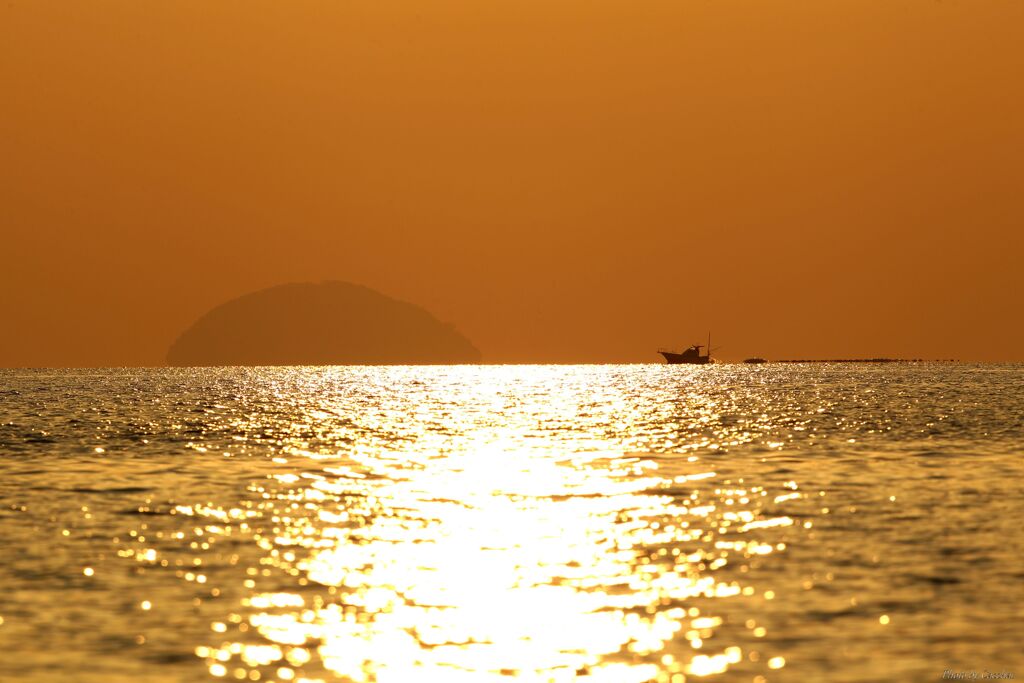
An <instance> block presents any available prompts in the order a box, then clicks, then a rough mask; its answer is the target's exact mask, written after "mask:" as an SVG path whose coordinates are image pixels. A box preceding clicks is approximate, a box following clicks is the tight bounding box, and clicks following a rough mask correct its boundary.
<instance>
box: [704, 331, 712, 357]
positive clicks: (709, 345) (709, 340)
mask: <svg viewBox="0 0 1024 683" xmlns="http://www.w3.org/2000/svg"><path fill="white" fill-rule="evenodd" d="M704 355H705V356H707V357H708V360H711V330H708V350H707V351H706V352H705V353H704Z"/></svg>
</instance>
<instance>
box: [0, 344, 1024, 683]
mask: <svg viewBox="0 0 1024 683" xmlns="http://www.w3.org/2000/svg"><path fill="white" fill-rule="evenodd" d="M1022 386H1024V366H1021V365H963V364H929V363H919V364H888V365H844V364H821V365H783V366H780V365H765V366H743V365H714V366H704V367H685V366H664V365H632V366H497V367H494V366H492V367H488V366H460V367H335V368H221V369H128V370H125V369H120V370H87V371H83V370H61V371H55V370H5V371H0V620H2V621H0V648H2V651H3V652H4V656H3V657H0V680H3V681H129V680H130V681H203V680H249V681H299V680H305V681H381V682H391V681H402V682H406V681H445V682H447V681H453V682H459V681H474V682H476V681H511V680H522V681H585V682H594V683H596V682H598V681H602V682H604V681H608V682H612V683H629V682H642V681H664V682H667V683H679V682H680V681H694V680H708V681H756V682H761V681H889V680H900V681H916V680H921V681H926V680H942V679H943V677H944V676H945V677H946V679H949V678H950V676H953V675H961V674H969V673H970V672H975V673H976V675H977V676H978V677H979V678H982V677H983V676H984V675H985V673H986V672H989V673H990V674H994V675H1004V674H1006V675H1015V676H1016V677H1018V678H1020V677H1024V656H1022V650H1024V648H1022V646H1021V644H1020V641H1021V636H1022V635H1024V554H1022V551H1024V542H1022V541H1024V531H1022V526H1024V484H1022V482H1024V391H1022Z"/></svg>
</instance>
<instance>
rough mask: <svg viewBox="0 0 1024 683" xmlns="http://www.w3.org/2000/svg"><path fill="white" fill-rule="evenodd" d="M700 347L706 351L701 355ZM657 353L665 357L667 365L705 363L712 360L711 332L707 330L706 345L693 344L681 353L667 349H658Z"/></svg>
mask: <svg viewBox="0 0 1024 683" xmlns="http://www.w3.org/2000/svg"><path fill="white" fill-rule="evenodd" d="M701 349H706V352H705V353H704V354H703V355H701V352H700V350H701ZM658 353H660V354H661V355H662V356H664V357H665V361H666V362H668V364H669V365H707V364H708V363H711V362H713V361H712V360H711V333H710V332H708V345H707V346H702V345H700V344H694V345H693V346H691V347H690V348H688V349H686V350H685V351H683V352H681V353H676V352H675V351H669V350H667V349H658Z"/></svg>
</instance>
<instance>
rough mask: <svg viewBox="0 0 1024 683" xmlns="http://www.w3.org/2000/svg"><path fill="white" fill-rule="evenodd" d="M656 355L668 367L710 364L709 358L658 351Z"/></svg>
mask: <svg viewBox="0 0 1024 683" xmlns="http://www.w3.org/2000/svg"><path fill="white" fill-rule="evenodd" d="M658 353H660V354H661V355H662V356H664V357H665V360H666V362H668V364H669V365H707V364H708V363H710V362H711V358H710V357H709V356H693V355H687V354H685V353H672V352H671V351H658Z"/></svg>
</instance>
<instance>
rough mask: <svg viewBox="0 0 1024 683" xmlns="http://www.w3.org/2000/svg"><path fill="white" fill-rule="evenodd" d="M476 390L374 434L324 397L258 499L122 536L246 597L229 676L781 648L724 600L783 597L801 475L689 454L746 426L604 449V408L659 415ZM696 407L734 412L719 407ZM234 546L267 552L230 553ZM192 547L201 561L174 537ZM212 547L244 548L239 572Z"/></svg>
mask: <svg viewBox="0 0 1024 683" xmlns="http://www.w3.org/2000/svg"><path fill="white" fill-rule="evenodd" d="M453 372H457V370H453ZM518 372H520V373H521V372H522V371H521V370H520V371H518ZM545 372H546V371H545ZM516 377H517V375H516V374H515V373H509V378H510V379H509V381H513V380H515V378H516ZM516 381H518V380H516ZM287 396H288V394H282V400H285V398H286V397H287ZM606 398H607V397H606ZM475 399H476V401H477V403H476V405H477V407H476V409H475V411H474V410H466V409H465V406H464V405H463V406H462V407H461V408H460V409H459V410H454V408H453V409H452V410H451V411H450V412H448V411H446V410H444V409H438V408H436V407H435V408H434V409H432V410H430V411H424V413H423V415H419V416H410V415H409V414H408V413H407V411H405V410H402V409H398V408H393V407H387V405H385V407H382V408H381V409H380V410H379V411H378V412H377V413H374V412H372V411H371V412H370V413H368V415H366V416H364V424H363V425H362V430H363V431H362V432H361V437H360V439H359V440H355V439H354V438H351V437H352V435H354V434H355V433H356V432H355V430H354V428H352V427H351V426H350V425H348V424H347V423H345V422H344V421H341V422H338V421H337V415H339V414H341V413H342V410H341V409H340V408H339V409H334V408H332V407H331V406H330V405H327V404H323V405H321V406H319V407H318V408H316V409H311V410H309V411H308V412H307V414H306V416H305V418H306V419H302V420H300V419H297V418H293V419H292V421H291V423H290V425H289V426H288V427H287V428H286V429H284V430H283V433H282V432H280V431H279V432H275V433H274V434H273V438H274V439H275V440H276V441H275V443H276V444H277V448H278V450H277V451H276V455H275V457H273V458H272V459H270V460H269V462H270V465H269V466H268V467H269V469H270V470H271V471H270V472H269V473H268V474H267V476H266V479H264V480H261V481H259V482H256V483H253V484H252V485H251V486H250V489H249V491H250V492H251V494H252V500H246V501H236V503H235V504H233V505H231V506H223V507H222V506H218V505H216V504H214V503H212V502H209V501H201V500H197V501H189V504H178V505H176V506H175V507H174V509H173V510H172V514H174V515H180V516H181V517H179V519H180V520H181V521H183V522H184V523H185V524H186V526H179V527H178V528H177V529H176V530H174V531H172V532H170V533H168V535H167V536H164V537H162V538H161V537H159V536H157V538H158V539H159V542H154V538H153V534H152V532H151V531H150V530H148V529H147V528H146V525H145V524H142V525H141V526H140V529H139V530H138V531H133V532H131V534H130V542H129V543H126V544H125V547H124V548H122V549H121V550H119V551H118V554H119V555H120V556H122V557H125V558H131V559H133V560H135V561H136V562H139V563H141V564H142V565H144V566H163V567H168V569H170V570H173V571H174V572H175V573H176V575H177V576H179V577H180V579H181V580H182V581H183V582H186V583H191V584H204V583H207V582H209V584H210V585H207V586H205V589H206V590H207V591H209V593H208V595H209V596H210V599H215V598H217V597H218V596H228V595H230V596H232V600H233V601H232V600H229V601H228V602H226V603H224V604H226V605H227V606H226V607H221V608H219V609H220V610H221V612H220V614H219V616H218V618H217V619H216V620H213V621H211V622H210V635H211V640H210V641H208V642H207V644H205V645H203V646H201V647H199V648H197V649H196V650H195V654H196V656H198V657H200V658H201V659H203V660H205V664H206V668H207V670H208V671H209V673H210V674H211V675H212V676H215V677H227V678H237V677H241V678H246V679H249V680H256V679H260V680H288V681H292V680H295V681H318V680H319V681H329V680H350V681H356V682H364V681H365V682H367V683H369V682H371V681H379V682H389V681H409V680H414V681H446V682H447V681H456V682H457V681H460V680H466V681H470V680H471V681H474V682H476V681H488V680H494V681H499V680H501V681H506V680H508V679H509V678H510V677H515V678H518V679H523V680H537V681H569V680H581V681H588V682H591V683H598V682H601V681H609V682H614V683H620V682H625V683H628V682H630V681H636V682H637V683H640V682H644V681H659V682H662V681H663V682H665V683H669V682H674V683H679V682H681V681H686V680H689V679H692V678H705V677H713V676H717V675H720V674H723V673H726V672H729V671H742V672H743V673H744V674H746V673H750V678H751V679H752V678H753V677H754V676H755V675H756V674H757V673H758V672H765V671H766V668H767V669H775V668H779V667H781V666H782V665H783V664H784V660H783V659H782V658H781V657H774V656H773V655H774V654H776V653H772V652H770V649H771V647H770V643H769V642H768V641H767V640H765V638H766V636H767V633H768V631H767V628H766V626H764V625H760V624H755V623H753V622H752V621H749V620H747V618H746V616H745V615H744V616H743V618H742V619H740V620H738V621H737V619H736V618H735V616H733V617H732V618H730V617H729V616H728V614H727V610H725V609H724V607H725V606H726V605H727V604H728V602H729V601H744V600H746V601H752V602H753V601H757V602H758V603H759V604H763V600H769V601H770V600H772V599H773V598H774V597H775V595H774V592H773V591H772V590H765V586H763V585H754V584H752V583H751V582H749V581H748V577H749V574H750V573H749V572H748V570H750V569H751V568H752V567H754V566H756V565H757V564H758V563H759V562H761V561H763V560H770V559H771V556H772V555H774V554H777V553H780V552H785V550H786V544H785V543H783V542H781V540H782V539H785V538H787V537H785V536H780V534H782V533H783V532H785V531H786V530H788V529H790V528H793V527H796V528H799V529H803V528H804V527H803V525H802V524H800V525H797V524H795V522H794V519H793V516H791V515H789V514H784V511H785V510H786V508H787V506H789V505H790V504H792V503H794V502H796V501H799V500H800V499H801V498H802V497H803V493H802V492H801V491H800V488H799V486H798V485H797V483H796V482H794V481H784V482H783V481H777V482H775V483H774V484H771V485H769V484H768V483H767V482H758V483H754V482H752V481H744V479H743V478H737V477H735V476H730V475H728V474H725V473H723V472H722V470H723V469H728V467H727V463H724V462H723V461H722V460H712V459H710V458H707V457H700V456H698V455H696V454H695V452H697V451H698V450H700V449H711V450H712V452H717V450H718V449H721V448H723V447H724V446H723V445H729V444H735V443H740V442H744V441H748V440H750V438H752V437H751V436H750V433H749V432H748V431H746V429H747V427H744V426H742V425H741V426H739V427H737V430H736V431H735V432H731V433H727V432H725V431H722V432H721V433H719V434H718V435H717V436H716V437H715V438H710V437H708V438H703V439H698V440H694V442H693V445H692V447H684V448H679V449H678V450H677V451H672V452H651V451H637V452H629V451H616V452H611V453H608V452H602V451H600V450H597V449H596V448H595V447H596V446H598V445H600V444H602V443H605V441H606V438H605V437H604V436H603V430H605V429H608V427H607V425H609V424H615V425H616V427H615V429H618V430H620V431H628V430H625V429H624V428H623V427H622V426H621V424H626V425H628V424H630V423H631V422H636V423H641V422H643V421H644V420H648V421H650V419H651V418H650V417H649V416H644V415H641V414H638V413H637V409H636V407H635V405H633V404H631V403H630V402H628V401H625V400H615V399H614V397H612V398H611V399H609V400H607V401H605V402H604V403H601V404H600V405H598V404H595V405H594V406H588V408H589V409H590V410H591V411H592V414H591V416H590V419H591V420H592V421H593V423H594V425H595V426H593V427H592V428H589V429H588V430H585V431H583V432H582V433H576V434H573V437H572V439H571V446H572V447H571V448H565V447H559V442H558V438H561V437H558V438H554V439H553V438H552V437H551V436H550V435H551V434H556V435H558V434H561V433H562V431H563V430H567V429H573V428H575V427H573V425H574V424H575V423H574V422H573V420H574V419H576V418H575V417H574V415H575V414H576V413H578V412H580V410H581V408H579V406H575V407H572V406H571V407H569V409H567V410H566V411H565V413H564V414H561V413H559V411H557V410H556V411H554V412H555V413H556V415H554V416H551V415H548V416H547V417H543V420H546V421H547V422H549V423H552V424H553V425H554V426H552V424H541V420H540V419H539V418H538V417H537V416H538V415H541V414H542V413H543V412H544V411H540V410H538V409H537V407H536V406H518V407H517V406H516V405H515V404H514V402H511V401H510V400H509V399H508V398H507V397H506V396H503V395H502V392H501V391H497V390H493V387H488V386H486V385H481V387H480V395H479V396H477V397H475ZM396 400H397V399H396ZM694 400H695V401H696V400H697V399H694ZM461 401H462V403H463V404H465V403H467V402H468V403H472V402H473V401H470V400H468V399H466V398H462V399H461ZM510 406H511V407H510ZM406 407H407V406H406ZM548 408H549V409H550V406H548ZM509 410H520V411H521V414H520V416H519V418H516V417H515V415H510V414H508V412H507V411H509ZM693 411H694V413H695V414H696V415H697V416H698V417H697V418H696V419H697V420H698V421H699V422H700V424H705V423H713V422H714V421H716V420H717V419H718V415H717V414H716V412H715V408H714V406H701V405H694V406H693ZM570 413H572V414H570ZM558 415H561V416H560V417H559V416H558ZM417 420H418V421H420V422H424V423H425V422H428V421H429V422H430V426H429V428H426V427H421V428H420V429H419V431H417V429H415V428H414V427H413V426H411V425H410V423H415V422H416V421H417ZM320 421H323V422H328V423H330V422H333V423H334V424H336V426H335V427H334V428H333V430H334V431H331V432H330V433H329V434H326V436H324V440H325V441H327V442H335V443H338V442H345V443H347V444H348V445H347V446H346V448H345V450H344V453H339V452H331V451H329V450H324V449H317V448H313V447H310V445H309V443H308V441H306V440H303V439H301V438H296V437H292V436H289V435H290V434H294V433H308V432H312V431H314V430H317V429H321V430H323V431H326V430H327V428H326V427H322V426H318V424H320ZM620 423H621V424H620ZM389 431H390V433H389V434H388V435H387V436H385V435H384V433H385V432H389ZM376 434H380V436H379V437H378V436H375V435H376ZM545 434H546V436H541V435H545ZM239 438H240V439H241V437H239ZM396 443H410V444H415V446H416V447H415V448H414V449H411V450H404V451H399V450H396V449H395V448H394V446H395V444H396ZM723 465H725V466H724V467H723ZM817 499H818V497H815V500H817ZM161 543H162V544H163V545H161ZM173 544H177V546H174V545H173ZM238 544H254V547H255V548H256V549H258V551H259V553H260V555H259V556H258V557H257V558H255V560H254V558H253V557H251V556H250V555H247V554H246V553H240V552H237V551H235V552H232V551H228V550H222V547H223V548H233V547H237V545H238ZM186 547H187V549H188V551H190V552H191V553H193V554H194V556H193V557H191V558H185V557H180V556H179V555H180V553H175V552H174V551H175V549H177V550H181V549H183V548H186ZM204 553H216V557H217V563H219V564H221V565H223V564H225V563H226V564H227V565H229V566H231V567H234V566H235V565H236V563H238V564H237V570H238V571H237V572H232V573H231V575H230V576H231V577H235V578H237V579H238V580H237V584H238V585H236V586H234V587H232V586H230V585H229V584H228V583H225V582H224V579H223V578H218V573H217V572H216V569H215V568H208V567H207V564H208V563H207V562H206V561H205V560H203V559H202V558H203V557H204ZM242 557H245V558H247V559H241V558H242ZM220 576H221V577H223V576H224V575H223V574H221V575H220ZM221 599H223V598H221ZM740 611H741V612H742V611H743V610H740ZM755 643H756V645H757V650H753V649H751V646H752V645H754V644H755ZM762 646H765V647H762ZM253 676H255V677H256V678H253Z"/></svg>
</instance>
